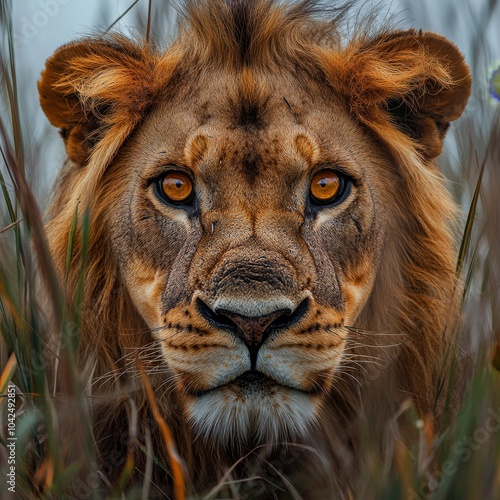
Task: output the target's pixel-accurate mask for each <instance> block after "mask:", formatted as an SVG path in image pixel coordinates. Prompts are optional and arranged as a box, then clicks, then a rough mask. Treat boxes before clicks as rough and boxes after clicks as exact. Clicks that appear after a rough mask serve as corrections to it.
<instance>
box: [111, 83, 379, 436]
mask: <svg viewBox="0 0 500 500" xmlns="http://www.w3.org/2000/svg"><path fill="white" fill-rule="evenodd" d="M246 78H247V80H249V79H250V76H248V75H247V76H246ZM201 79H202V80H203V79H204V78H203V76H202V77H201ZM207 80H208V78H207ZM276 81H277V79H274V80H273V84H271V82H270V81H268V80H264V79H261V80H255V81H254V80H251V81H250V82H249V81H243V79H231V78H230V76H228V75H221V76H220V77H219V78H217V79H215V80H213V81H212V82H211V84H210V85H209V86H208V88H200V87H198V86H195V87H192V88H189V89H188V90H187V91H186V94H187V95H189V97H190V99H192V100H193V101H194V103H196V105H194V106H193V103H192V102H191V103H189V104H186V98H185V96H184V95H182V96H179V98H178V99H175V100H174V101H173V102H172V101H169V102H167V103H163V104H162V105H160V106H159V107H158V109H157V110H155V112H154V113H152V115H151V116H150V117H148V119H147V120H146V122H145V123H144V124H143V125H141V127H140V129H139V130H138V132H137V133H136V135H135V136H134V137H133V139H132V140H131V141H130V143H129V144H128V145H127V147H126V148H125V151H124V152H123V153H122V154H121V156H120V158H119V160H118V161H117V162H116V166H115V168H117V169H123V175H122V176H121V177H120V183H121V185H120V186H115V189H119V190H120V194H119V195H118V196H117V199H116V203H115V204H114V205H113V208H112V216H111V218H112V220H113V223H112V226H111V227H112V242H113V248H114V252H116V255H117V256H118V259H119V262H120V273H121V276H122V277H123V279H124V280H125V283H126V286H127V289H128V291H129V294H130V296H131V297H132V300H133V302H134V305H135V307H136V308H137V310H138V311H139V313H140V314H141V315H142V317H143V318H144V319H145V321H146V322H147V324H148V326H149V328H150V329H151V332H153V336H154V338H155V339H157V340H158V342H159V344H160V345H161V350H162V353H163V358H164V359H163V361H164V363H166V364H167V365H168V366H169V367H170V368H171V370H172V371H173V372H174V374H175V376H176V381H177V384H176V385H177V389H178V390H179V391H180V392H181V393H182V395H183V400H184V401H185V404H186V411H187V414H188V417H189V418H190V420H191V421H192V422H193V423H194V425H195V427H196V428H197V430H198V431H200V432H207V433H210V434H216V435H220V437H224V438H227V437H228V436H230V435H232V434H238V435H239V436H240V437H241V438H243V439H250V438H251V437H255V436H258V437H259V438H263V439H269V438H273V439H278V438H284V437H285V436H286V435H288V434H290V433H291V434H298V433H302V432H304V431H305V429H306V428H307V427H308V426H309V425H310V424H312V423H313V421H314V420H315V418H316V416H317V413H318V411H319V408H320V406H321V401H322V399H323V397H324V395H325V394H326V393H327V392H328V391H329V390H330V388H331V385H332V383H333V379H334V377H335V374H336V370H337V368H338V366H339V365H340V364H341V362H342V359H343V357H344V356H346V355H347V356H348V355H349V353H346V352H345V339H346V337H347V335H348V333H349V330H348V328H349V326H351V325H353V324H354V323H355V321H356V318H357V316H358V314H359V311H360V310H361V309H362V308H363V306H364V304H365V302H366V300H367V297H368V296H369V294H370V290H371V286H372V283H373V279H374V276H375V273H376V267H377V262H378V260H379V256H380V253H381V249H382V238H381V235H382V234H383V230H384V209H383V208H382V197H381V195H380V194H379V193H378V191H379V190H380V187H379V184H380V177H381V176H382V174H383V173H380V172H379V171H380V170H382V169H383V166H382V165H383V164H382V163H381V162H382V160H381V158H380V155H377V151H376V150H375V149H374V148H373V146H370V144H369V142H370V141H369V139H368V137H367V135H366V134H365V133H363V132H362V131H361V129H360V127H359V126H358V125H356V123H355V122H354V121H353V120H352V119H351V118H350V117H349V116H348V114H347V112H346V110H345V107H344V106H342V105H341V104H336V105H333V104H332V103H331V102H330V103H328V104H327V103H326V102H321V96H320V93H319V91H318V90H317V89H313V88H309V89H305V88H303V87H299V88H291V87H289V88H287V90H286V92H285V95H286V97H285V98H286V101H285V99H284V98H283V95H282V91H281V92H277V91H276V90H274V88H275V87H278V88H283V87H284V86H285V84H286V82H281V81H279V80H278V82H279V84H278V85H277V83H276ZM242 85H247V86H251V87H252V88H254V89H257V88H258V89H259V91H258V93H257V92H255V93H254V94H255V95H254V96H253V97H252V100H250V101H249V102H248V103H246V104H244V105H241V104H237V105H235V102H237V99H238V95H239V94H240V92H241V86H242ZM311 95H314V96H315V98H314V99H317V100H316V101H315V102H314V100H313V99H312V98H311V97H307V96H311ZM213 96H216V97H215V99H214V98H213ZM318 100H319V102H318ZM124 214H126V215H125V216H124Z"/></svg>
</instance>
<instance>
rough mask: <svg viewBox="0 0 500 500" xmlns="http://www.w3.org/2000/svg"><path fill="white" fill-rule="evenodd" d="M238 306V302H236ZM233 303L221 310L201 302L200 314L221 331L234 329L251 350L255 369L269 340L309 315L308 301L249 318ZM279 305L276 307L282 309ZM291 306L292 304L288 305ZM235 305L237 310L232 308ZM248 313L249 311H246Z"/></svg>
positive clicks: (218, 307)
mask: <svg viewBox="0 0 500 500" xmlns="http://www.w3.org/2000/svg"><path fill="white" fill-rule="evenodd" d="M236 304H238V303H236ZM236 304H232V303H231V301H229V302H228V303H226V304H225V305H226V307H220V305H221V304H220V303H219V304H218V305H217V306H216V307H214V309H211V308H210V307H209V306H208V305H207V304H205V302H203V301H202V300H198V309H199V311H200V313H201V314H202V315H203V316H204V317H205V319H206V320H207V321H209V322H210V323H211V324H212V325H213V326H215V327H217V328H223V329H225V330H230V331H231V332H232V333H233V334H235V335H236V336H238V337H239V338H241V340H243V342H245V344H246V346H247V347H248V349H249V351H250V358H251V361H252V367H253V366H254V365H255V363H256V360H257V351H258V350H259V348H260V346H261V345H262V344H263V343H264V342H265V340H266V339H267V337H268V336H269V335H270V334H271V333H272V332H273V331H275V330H278V329H282V328H289V327H291V326H292V325H293V324H295V323H297V322H298V321H299V320H300V319H301V318H302V317H303V316H304V315H305V314H306V312H307V309H308V300H307V299H305V300H303V301H302V302H301V303H300V304H299V305H298V307H296V308H295V309H294V310H292V309H291V308H289V307H285V308H281V309H275V310H274V311H272V312H268V313H267V314H263V315H260V316H247V315H245V314H242V312H241V310H240V308H239V307H238V306H237V305H236ZM278 304H279V302H278V303H276V304H275V307H276V306H278ZM287 305H288V304H287ZM228 306H233V307H230V308H229V307H228ZM266 306H267V307H265V308H264V307H262V308H258V309H260V310H266V309H269V303H267V304H266ZM242 309H244V310H245V312H247V311H248V309H247V308H242Z"/></svg>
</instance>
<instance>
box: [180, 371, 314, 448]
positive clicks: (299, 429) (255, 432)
mask: <svg viewBox="0 0 500 500" xmlns="http://www.w3.org/2000/svg"><path fill="white" fill-rule="evenodd" d="M320 405H321V402H320V396H319V394H316V393H307V392H303V391H299V390H297V389H292V388H290V387H285V386H283V385H279V384H277V383H275V382H274V381H271V380H270V379H267V378H266V379H254V380H248V377H247V378H243V379H236V380H235V381H233V382H231V383H229V384H227V385H224V386H221V387H217V388H215V389H212V390H209V391H206V392H203V393H199V394H192V395H191V396H190V397H189V398H188V414H189V417H190V423H191V425H192V426H193V428H194V430H195V432H196V434H197V435H198V436H199V437H205V438H208V439H210V440H212V441H216V442H217V443H218V444H219V445H222V446H234V445H238V444H240V445H242V446H256V445H261V444H266V445H271V446H272V445H275V444H278V443H284V442H297V441H301V440H302V439H303V438H305V437H306V436H307V434H308V433H309V431H310V429H311V428H312V427H314V424H315V422H316V420H317V417H318V413H319V410H320Z"/></svg>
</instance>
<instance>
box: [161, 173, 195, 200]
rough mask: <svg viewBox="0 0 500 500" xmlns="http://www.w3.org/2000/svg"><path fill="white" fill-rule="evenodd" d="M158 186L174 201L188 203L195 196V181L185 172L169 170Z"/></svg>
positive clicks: (164, 195) (167, 197)
mask: <svg viewBox="0 0 500 500" xmlns="http://www.w3.org/2000/svg"><path fill="white" fill-rule="evenodd" d="M158 187H159V189H160V192H161V194H162V195H163V197H164V198H165V199H166V200H167V201H170V202H173V203H187V202H189V201H190V200H191V197H192V196H193V183H192V181H191V179H190V178H189V176H188V175H187V174H185V173H184V172H168V173H167V174H165V175H164V176H163V177H162V178H161V179H160V180H159V186H158Z"/></svg>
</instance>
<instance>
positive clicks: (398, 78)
mask: <svg viewBox="0 0 500 500" xmlns="http://www.w3.org/2000/svg"><path fill="white" fill-rule="evenodd" d="M323 61H324V67H325V69H326V71H327V75H328V76H329V78H330V80H331V81H332V83H333V85H334V86H335V87H336V88H337V90H338V91H340V92H341V93H342V94H344V95H345V96H346V97H347V99H348V101H349V105H350V109H351V112H353V113H354V114H355V115H356V116H357V117H358V118H359V119H360V120H361V121H363V122H364V123H366V124H367V125H368V126H370V127H371V128H372V129H374V130H375V132H377V133H378V135H379V136H380V137H381V138H382V139H385V138H387V137H388V134H389V136H390V135H391V134H390V129H389V128H388V127H387V125H389V126H392V129H393V130H394V128H396V129H397V130H398V131H400V132H403V133H404V135H405V136H406V137H409V138H410V139H411V141H412V143H413V144H414V146H416V148H417V150H418V151H419V153H420V155H421V156H422V157H423V158H424V159H427V160H428V159H432V158H434V157H435V156H437V155H438V154H439V153H440V152H441V147H442V142H443V139H444V135H445V133H446V130H447V129H448V127H449V123H450V122H451V121H453V120H456V119H457V118H458V117H459V116H460V115H461V114H462V112H463V110H464V108H465V105H466V103H467V100H468V98H469V95H470V87H471V76H470V71H469V68H468V67H467V65H466V64H465V61H464V58H463V56H462V54H461V53H460V51H459V50H458V49H457V48H456V47H455V45H453V44H452V43H451V42H450V41H448V40H447V39H446V38H444V37H443V36H441V35H437V34H435V33H425V32H422V31H416V30H408V31H395V32H389V33H384V34H381V35H379V36H377V37H375V38H372V39H362V38H358V39H355V40H354V41H353V42H351V44H350V45H349V46H348V47H347V48H346V49H345V50H344V51H341V52H339V53H337V54H330V55H325V56H324V57H323ZM392 135H393V136H394V134H392Z"/></svg>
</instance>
